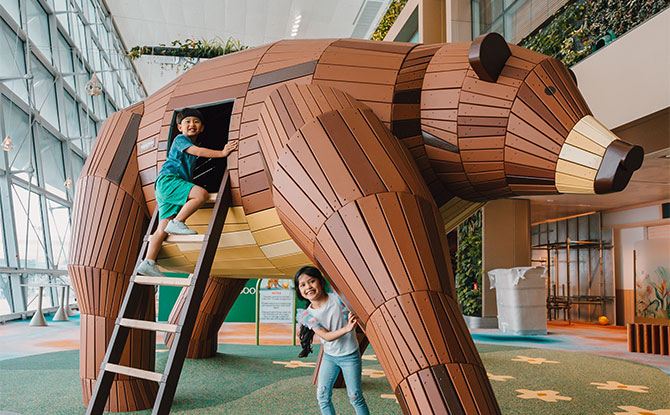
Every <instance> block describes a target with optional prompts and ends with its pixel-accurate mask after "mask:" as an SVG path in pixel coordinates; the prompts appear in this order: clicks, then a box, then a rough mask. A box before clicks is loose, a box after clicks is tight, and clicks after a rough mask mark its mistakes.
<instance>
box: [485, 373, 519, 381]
mask: <svg viewBox="0 0 670 415" xmlns="http://www.w3.org/2000/svg"><path fill="white" fill-rule="evenodd" d="M486 375H487V376H488V377H489V379H491V380H497V381H498V382H506V381H507V379H516V378H515V377H514V376H506V375H492V374H491V373H486Z"/></svg>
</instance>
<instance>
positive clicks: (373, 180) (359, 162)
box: [318, 111, 387, 195]
mask: <svg viewBox="0 0 670 415" xmlns="http://www.w3.org/2000/svg"><path fill="white" fill-rule="evenodd" d="M356 112H357V111H356ZM350 114H351V113H350ZM352 115H353V114H352ZM318 119H319V121H320V122H321V125H322V126H323V128H324V130H325V131H326V134H328V136H329V137H331V142H332V144H333V145H334V146H335V147H336V148H337V151H338V153H339V156H340V157H341V158H342V160H343V161H344V163H345V164H346V166H347V168H348V170H349V171H350V172H351V173H350V174H351V176H352V178H353V179H354V180H355V181H356V182H357V184H358V187H359V188H360V191H361V193H362V194H363V195H369V194H373V193H378V192H384V191H386V190H387V188H386V186H385V185H384V182H383V181H382V180H381V178H380V177H379V175H378V174H377V170H376V168H375V167H376V166H373V165H371V163H370V161H369V160H368V159H367V157H366V156H365V153H364V152H363V150H362V149H361V147H360V145H359V143H358V142H357V141H358V137H355V136H354V135H352V133H351V131H350V130H349V128H347V125H346V123H345V122H344V120H343V119H342V115H340V113H339V112H332V113H327V114H323V115H321V116H319V117H318Z"/></svg>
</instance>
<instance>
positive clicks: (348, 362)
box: [316, 350, 370, 415]
mask: <svg viewBox="0 0 670 415" xmlns="http://www.w3.org/2000/svg"><path fill="white" fill-rule="evenodd" d="M340 369H342V375H343V376H344V382H345V383H346V385H347V395H349V402H350V403H351V406H353V407H354V409H355V410H356V415H369V413H370V411H368V405H367V404H366V403H365V398H363V391H361V355H360V353H359V352H358V350H356V351H355V352H354V353H352V354H348V355H346V356H330V355H329V354H326V353H324V354H323V360H322V361H321V368H320V369H319V384H318V386H317V388H316V398H317V400H318V401H319V407H320V408H321V413H322V414H323V415H334V414H335V408H334V407H333V402H332V400H331V398H332V396H333V385H334V384H335V381H336V380H337V375H338V374H339V373H340Z"/></svg>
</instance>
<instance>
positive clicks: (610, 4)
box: [519, 0, 670, 66]
mask: <svg viewBox="0 0 670 415" xmlns="http://www.w3.org/2000/svg"><path fill="white" fill-rule="evenodd" d="M668 6H670V0H576V1H572V2H568V3H567V4H566V5H565V6H564V7H562V8H561V9H560V10H559V11H558V12H556V13H555V14H554V16H552V18H551V21H550V22H549V24H547V25H546V26H544V27H543V28H542V29H541V30H539V31H537V32H535V33H532V34H530V35H529V36H527V37H526V38H524V39H522V40H521V41H520V42H519V46H523V47H525V48H528V49H531V50H534V51H536V52H540V53H543V54H545V55H549V56H553V57H555V58H556V59H559V60H560V61H562V62H563V63H564V64H565V65H567V66H570V65H574V64H575V63H577V62H579V61H580V60H582V59H584V58H585V57H586V56H588V55H589V54H591V53H593V52H595V51H596V50H597V49H598V48H600V47H602V46H604V45H606V44H607V43H609V42H611V41H613V40H614V39H616V38H617V37H620V36H622V35H624V34H625V33H626V32H628V31H630V30H632V29H633V28H635V26H637V25H639V24H641V23H644V22H645V21H646V20H648V19H650V18H651V17H652V16H654V15H655V14H657V13H659V12H661V11H663V10H664V9H665V8H667V7H668Z"/></svg>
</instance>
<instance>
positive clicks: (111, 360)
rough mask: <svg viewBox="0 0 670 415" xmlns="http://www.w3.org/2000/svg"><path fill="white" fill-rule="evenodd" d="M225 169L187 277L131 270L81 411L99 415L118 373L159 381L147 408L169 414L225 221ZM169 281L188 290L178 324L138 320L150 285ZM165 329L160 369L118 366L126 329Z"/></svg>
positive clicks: (155, 219)
mask: <svg viewBox="0 0 670 415" xmlns="http://www.w3.org/2000/svg"><path fill="white" fill-rule="evenodd" d="M229 176H230V175H229V172H228V170H226V172H225V174H224V175H223V179H222V181H221V186H220V188H219V192H218V193H217V194H216V195H211V196H210V202H211V200H212V199H215V202H214V209H213V211H212V216H211V219H210V221H209V225H208V227H207V232H206V233H205V235H204V238H203V240H202V248H201V250H200V256H199V257H198V262H197V264H196V266H195V270H194V271H193V274H192V275H190V276H189V278H170V277H150V276H145V275H137V274H136V273H135V271H133V275H132V276H131V278H130V284H129V285H128V290H127V291H126V295H125V298H124V300H123V304H122V305H121V309H120V311H119V316H118V317H117V319H116V325H115V326H114V331H113V332H112V337H111V338H110V340H109V345H108V347H107V353H106V354H105V358H104V359H103V361H102V365H101V367H100V373H99V374H98V379H97V382H96V383H95V389H94V390H93V394H92V395H91V401H90V402H89V404H88V409H87V410H86V413H87V414H102V413H103V411H104V408H105V403H106V402H107V399H108V398H109V394H110V390H111V387H112V381H113V380H114V376H115V375H116V374H117V373H118V374H123V375H128V376H133V377H137V378H140V379H146V380H151V381H154V382H158V383H159V387H158V395H157V396H156V401H155V402H154V407H153V410H152V412H151V413H152V414H153V415H158V414H160V415H163V414H165V415H167V414H168V413H169V412H170V407H171V406H172V401H173V399H174V394H175V391H176V389H177V383H178V382H179V375H180V374H181V369H182V367H183V365H184V360H185V359H186V352H187V351H188V344H189V341H190V340H191V335H192V334H193V327H194V325H195V320H196V316H197V313H198V309H199V308H200V303H201V301H202V297H203V295H204V292H205V287H206V285H207V279H208V278H209V272H210V270H211V269H212V262H213V261H214V255H215V254H216V248H217V245H218V243H219V239H220V238H221V231H222V230H223V224H224V222H225V220H226V214H227V213H228V208H229V207H230V205H231V200H232V199H231V192H230V188H229V186H230V184H229ZM157 223H158V208H156V210H155V211H154V214H153V216H152V218H151V222H150V224H149V229H148V230H147V234H146V236H145V238H144V242H143V244H142V248H141V249H140V253H139V256H138V258H137V263H136V265H135V269H137V265H139V263H140V262H141V261H142V259H143V258H144V255H145V253H146V250H147V246H148V243H149V236H150V235H151V233H152V232H153V230H154V229H155V228H156V227H157ZM156 285H170V286H178V287H187V289H188V294H187V296H186V302H185V303H184V306H183V309H182V312H181V315H180V317H179V322H178V324H167V323H158V322H155V321H147V320H141V319H138V318H140V317H139V316H142V315H145V312H146V307H147V306H149V304H148V303H149V301H147V300H148V294H149V293H150V291H148V290H149V289H150V288H149V287H151V286H156ZM131 328H134V329H140V330H151V331H165V332H171V333H174V335H175V340H174V343H173V344H172V348H171V349H170V354H169V356H168V359H167V363H166V365H165V370H164V372H163V373H158V372H152V371H148V370H143V369H137V368H132V367H127V366H121V365H119V364H118V363H119V361H120V359H121V354H122V352H123V349H124V347H125V345H126V340H127V339H128V334H129V333H130V329H131Z"/></svg>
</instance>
